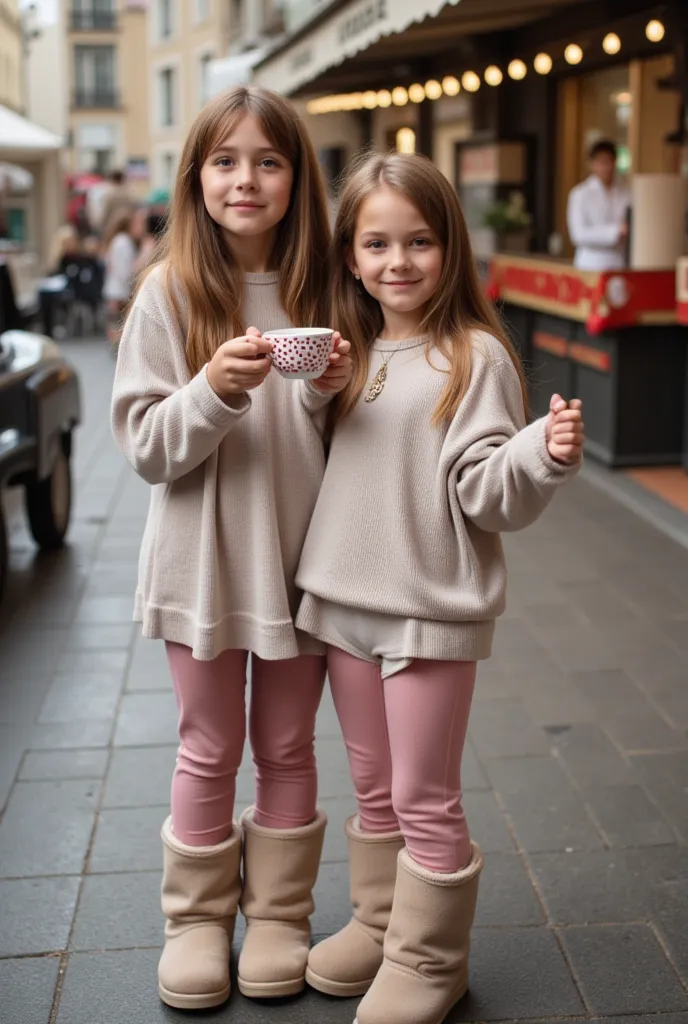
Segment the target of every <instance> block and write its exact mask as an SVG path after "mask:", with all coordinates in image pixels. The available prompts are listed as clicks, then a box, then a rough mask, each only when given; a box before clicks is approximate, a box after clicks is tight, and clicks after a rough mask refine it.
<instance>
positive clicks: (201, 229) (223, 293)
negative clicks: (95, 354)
mask: <svg viewBox="0 0 688 1024" xmlns="http://www.w3.org/2000/svg"><path fill="white" fill-rule="evenodd" d="M247 115H250V116H253V117H255V118H256V120H257V121H258V123H259V124H260V126H261V128H262V129H263V131H264V132H265V135H266V136H267V138H268V139H269V140H270V142H271V144H272V145H273V146H274V147H275V149H276V150H277V152H278V153H280V154H281V155H282V156H283V157H284V158H285V159H286V160H288V161H289V163H290V164H291V166H292V168H293V172H294V182H293V185H292V192H291V200H290V203H289V208H288V210H287V213H286V215H285V216H284V218H283V219H282V221H281V222H280V224H279V225H278V229H277V237H276V241H275V246H274V249H273V252H272V259H271V266H272V267H273V268H274V269H276V270H279V274H280V278H279V289H280V298H281V301H282V305H283V308H284V310H285V311H286V313H287V315H288V316H289V319H290V320H291V322H292V323H293V324H294V326H296V327H300V326H309V325H318V326H319V325H322V324H326V323H327V319H328V312H329V301H328V276H329V275H328V260H327V254H328V248H329V242H330V229H329V221H328V214H327V202H326V197H325V186H324V183H323V179H322V175H321V172H320V168H319V165H318V161H317V157H316V155H315V150H314V149H313V145H312V143H311V141H310V139H309V137H308V135H307V133H306V130H305V128H304V126H303V123H302V121H301V119H300V117H299V116H298V114H297V112H296V111H295V110H294V108H293V107H292V106H291V105H290V104H289V103H287V102H286V100H283V99H282V97H281V96H278V95H277V93H273V92H270V91H269V90H267V89H256V88H237V89H231V90H230V91H228V92H225V93H222V94H221V95H219V96H218V97H216V99H214V100H212V101H211V102H210V103H209V104H208V105H207V106H206V107H204V108H203V110H202V111H201V112H200V113H199V114H198V116H197V117H196V120H195V121H194V123H193V124H192V126H191V129H190V131H189V135H188V137H187V139H186V142H185V144H184V149H183V151H182V155H181V159H180V162H179V168H178V171H177V178H176V183H175V188H174V195H173V198H172V203H171V207H170V214H169V219H168V223H167V227H166V230H165V233H164V236H163V238H162V239H161V242H160V246H159V249H158V254H157V259H156V260H155V262H154V263H153V264H152V266H151V267H149V268H148V269H147V271H146V275H145V276H147V274H148V273H150V271H151V270H153V269H154V267H156V266H160V265H162V267H163V268H164V276H163V281H164V283H165V287H166V289H167V293H168V296H169V298H170V301H171V302H172V304H173V306H174V308H175V309H176V311H177V315H178V317H179V319H180V320H181V312H180V303H179V301H178V299H179V298H181V300H182V302H183V305H184V320H185V326H186V362H187V366H188V369H189V372H190V373H191V374H195V373H198V372H199V370H200V369H201V368H202V367H203V366H204V365H205V363H207V362H208V361H209V360H210V359H212V357H213V355H214V354H215V352H216V351H217V349H218V347H219V346H220V345H221V344H223V342H225V341H226V340H227V339H228V338H231V337H238V336H240V335H242V334H243V333H244V331H245V330H246V327H247V326H248V325H247V324H244V323H243V321H242V316H241V307H242V277H243V275H242V272H241V269H240V267H239V265H238V264H237V262H236V260H235V259H234V257H233V256H232V254H231V252H230V250H229V248H228V246H227V244H226V243H225V240H224V238H223V235H222V229H221V228H220V226H219V225H218V224H216V222H215V221H214V220H213V219H212V217H211V216H210V214H209V213H208V211H207V210H206V207H205V203H204V201H203V189H202V187H201V168H202V167H203V164H204V163H205V161H206V160H207V159H208V157H209V156H210V155H211V154H212V153H213V152H214V151H215V150H216V149H217V148H218V146H219V145H220V144H221V143H222V142H223V140H224V139H226V138H227V136H228V135H229V134H230V133H231V132H232V131H233V130H234V129H235V127H236V126H237V125H238V124H239V122H240V121H241V120H242V119H243V118H244V117H246V116H247Z"/></svg>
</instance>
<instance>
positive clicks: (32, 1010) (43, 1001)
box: [0, 956, 92, 1024]
mask: <svg viewBox="0 0 688 1024" xmlns="http://www.w3.org/2000/svg"><path fill="white" fill-rule="evenodd" d="M59 970H60V959H59V957H56V956H52V957H47V956H44V957H36V958H27V959H25V960H0V993H2V998H0V1024H48V1021H49V1020H50V1010H51V1008H52V1005H53V997H54V994H55V986H56V985H57V976H58V973H59ZM91 1024H92V1021H91Z"/></svg>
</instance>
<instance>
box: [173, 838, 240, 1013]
mask: <svg viewBox="0 0 688 1024" xmlns="http://www.w3.org/2000/svg"><path fill="white" fill-rule="evenodd" d="M162 843H163V855H164V872H163V879H162V912H163V914H164V915H165V917H166V918H167V921H166V923H165V948H164V950H163V952H162V956H161V957H160V963H159V965H158V990H159V992H160V998H161V999H162V1001H163V1002H164V1003H167V1005H168V1006H174V1007H176V1008H177V1009H180V1010H202V1009H206V1008H208V1007H211V1006H219V1005H220V1004H221V1003H224V1001H225V1000H226V999H227V998H228V996H229V992H230V984H229V950H230V946H231V944H232V936H233V934H234V922H235V921H236V914H237V906H238V904H239V896H240V894H241V875H240V871H241V831H240V829H239V828H238V827H237V826H236V825H235V826H234V829H233V831H232V834H231V836H230V837H229V839H227V840H225V842H224V843H219V844H218V845H217V846H186V845H185V844H184V843H180V841H179V840H178V839H177V838H176V836H175V835H174V834H173V832H172V819H171V818H168V819H167V820H166V821H165V823H164V825H163V827H162Z"/></svg>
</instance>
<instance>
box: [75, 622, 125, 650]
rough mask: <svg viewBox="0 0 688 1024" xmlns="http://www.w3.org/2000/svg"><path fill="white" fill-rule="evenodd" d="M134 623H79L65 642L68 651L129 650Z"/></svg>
mask: <svg viewBox="0 0 688 1024" xmlns="http://www.w3.org/2000/svg"><path fill="white" fill-rule="evenodd" d="M132 635H133V625H132V624H131V623H122V624H121V625H120V624H119V623H117V624H116V625H104V626H97V625H78V626H74V628H73V629H70V631H69V633H68V634H67V639H66V642H65V650H66V651H117V650H127V649H128V648H129V646H130V644H131V640H132Z"/></svg>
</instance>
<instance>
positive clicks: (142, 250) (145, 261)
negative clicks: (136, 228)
mask: <svg viewBox="0 0 688 1024" xmlns="http://www.w3.org/2000/svg"><path fill="white" fill-rule="evenodd" d="M166 223H167V217H166V215H165V214H164V213H147V215H146V220H145V228H144V233H143V237H142V239H141V244H140V245H139V251H138V255H137V257H136V262H135V264H134V274H140V273H142V272H143V271H144V270H145V269H146V267H148V266H149V265H150V263H151V262H152V261H153V260H154V259H155V256H156V253H157V251H158V249H159V246H160V243H161V240H162V237H163V235H164V233H165V225H166Z"/></svg>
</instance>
